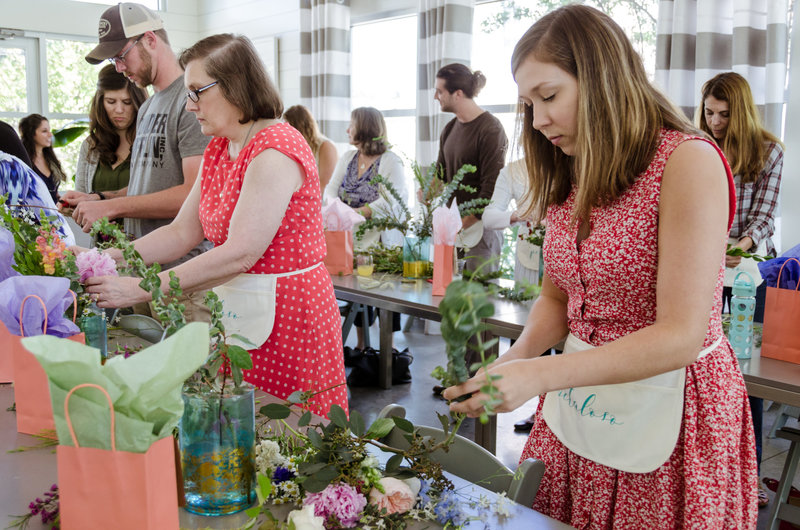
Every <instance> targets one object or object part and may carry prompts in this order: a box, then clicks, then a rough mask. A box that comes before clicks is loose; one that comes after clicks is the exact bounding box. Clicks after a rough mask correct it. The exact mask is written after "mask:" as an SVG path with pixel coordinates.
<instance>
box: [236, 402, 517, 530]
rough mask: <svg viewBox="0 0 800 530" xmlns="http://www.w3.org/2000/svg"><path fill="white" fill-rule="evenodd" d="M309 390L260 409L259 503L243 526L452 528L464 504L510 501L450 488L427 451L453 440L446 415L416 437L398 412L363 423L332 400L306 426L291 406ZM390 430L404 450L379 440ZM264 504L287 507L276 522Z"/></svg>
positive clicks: (306, 418) (503, 509) (483, 506)
mask: <svg viewBox="0 0 800 530" xmlns="http://www.w3.org/2000/svg"><path fill="white" fill-rule="evenodd" d="M312 396H313V392H299V391H298V392H295V393H293V394H292V395H290V396H289V398H288V399H287V401H286V402H285V403H283V404H270V405H267V406H264V407H262V408H261V410H260V412H261V414H262V415H263V416H264V417H265V418H266V420H265V422H264V424H262V425H261V426H260V429H261V430H262V431H263V432H262V433H261V434H262V436H261V439H260V441H259V443H258V444H257V446H256V468H257V472H258V488H257V493H258V499H259V506H256V507H254V508H251V509H250V510H248V512H247V514H248V515H249V516H250V517H251V520H250V521H249V523H248V524H247V525H245V527H244V528H256V527H257V528H259V529H267V528H269V529H286V528H304V529H319V530H322V529H324V528H353V527H356V526H358V527H359V528H405V527H406V525H407V524H408V523H409V522H412V521H435V522H437V523H439V524H442V525H444V526H445V528H457V527H460V526H461V525H463V524H465V523H466V522H467V521H468V520H469V519H470V516H469V515H467V513H465V511H464V509H463V508H464V505H466V504H470V505H471V506H472V507H473V508H476V509H477V510H478V512H479V513H481V511H483V512H488V511H489V510H490V509H494V511H495V512H497V513H500V514H506V515H507V513H508V511H507V510H508V508H507V506H508V504H509V503H510V502H511V501H510V500H508V499H507V498H506V497H504V496H502V495H501V496H500V498H499V500H498V501H497V502H496V503H494V504H493V503H491V502H489V501H488V500H487V499H486V498H480V499H469V498H466V499H465V500H466V502H462V501H460V499H459V498H458V497H459V496H461V497H466V495H464V494H460V493H458V492H456V490H455V489H454V487H453V484H452V482H450V480H449V479H448V478H447V477H446V476H445V475H444V473H443V471H442V468H441V465H440V464H438V463H437V462H434V461H433V460H431V458H430V455H431V453H433V452H435V451H437V450H440V449H443V450H447V448H448V447H449V446H450V445H452V442H453V440H454V438H455V428H454V429H452V430H450V429H449V426H450V424H449V421H447V419H445V421H443V422H442V425H443V427H444V428H445V438H444V439H443V440H442V441H434V440H432V439H431V438H430V437H429V436H422V435H421V434H420V433H419V432H418V430H417V428H416V427H415V426H414V425H413V424H412V423H411V422H409V421H408V420H406V419H404V418H398V417H392V418H379V419H377V420H376V421H375V422H374V423H372V425H370V426H369V427H366V424H365V422H364V418H363V417H362V416H361V414H359V413H358V412H357V411H351V412H350V418H349V419H348V417H347V414H346V413H345V412H344V410H342V409H341V408H340V407H339V406H337V405H334V406H333V407H331V410H330V413H329V418H330V422H329V423H327V424H322V423H319V424H311V419H312V416H311V413H309V412H307V411H306V412H303V413H302V414H301V413H300V411H298V409H297V406H298V405H302V404H303V403H305V402H306V401H307V400H308V399H310V398H311V397H312ZM291 414H299V419H298V420H297V421H296V425H297V426H298V428H297V429H295V428H293V427H292V426H291V424H290V423H289V422H287V421H286V418H288V417H289V416H290V415H291ZM392 429H399V430H401V431H402V432H403V433H404V437H405V439H406V440H407V441H408V444H409V446H408V447H407V448H406V449H403V450H401V449H397V448H395V447H391V446H388V445H386V444H384V443H383V442H382V441H381V439H383V438H384V437H386V436H387V435H388V434H389V433H390V432H391V431H392ZM380 451H382V452H384V453H388V454H390V455H391V456H390V457H389V458H388V460H387V461H386V463H385V465H381V464H380V460H379V459H378V458H377V457H376V456H375V454H376V453H377V454H380ZM270 505H291V506H292V507H294V508H295V509H294V510H293V511H291V512H290V513H289V514H288V520H287V521H286V522H283V521H282V520H279V519H278V518H276V517H275V516H274V515H273V513H272V509H271V507H270ZM264 518H266V522H263V520H264ZM259 520H261V521H262V522H261V523H259ZM257 525H258V526H257Z"/></svg>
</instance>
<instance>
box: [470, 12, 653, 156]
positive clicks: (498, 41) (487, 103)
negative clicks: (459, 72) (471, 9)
mask: <svg viewBox="0 0 800 530" xmlns="http://www.w3.org/2000/svg"><path fill="white" fill-rule="evenodd" d="M568 3H570V1H567V0H564V1H563V2H561V4H564V5H566V4H568ZM585 3H586V4H587V5H592V6H594V7H598V8H599V5H598V4H600V3H601V2H599V1H591V0H590V1H587V2H585ZM548 4H557V5H555V6H554V8H555V7H558V4H559V2H542V1H540V0H503V1H493V2H485V3H482V4H478V5H476V6H475V14H474V17H473V27H472V68H473V70H480V71H482V72H483V73H484V74H485V75H486V86H485V87H484V89H483V90H482V91H481V93H480V95H479V96H478V99H477V101H478V104H479V105H480V106H481V107H483V108H485V109H487V110H489V111H490V112H492V113H493V114H494V115H495V116H497V118H498V119H499V120H500V122H501V123H502V124H503V126H504V127H505V130H506V135H507V136H508V140H509V150H508V156H507V160H508V161H511V160H516V159H518V158H521V157H522V152H521V151H520V148H519V146H518V142H517V141H516V140H517V138H516V136H515V135H518V132H517V131H516V129H515V127H516V101H517V86H516V84H515V83H514V78H513V77H512V75H511V54H512V52H513V51H514V46H516V44H517V41H519V39H520V37H522V35H523V34H524V33H525V31H527V30H528V28H530V27H531V25H533V23H534V22H535V21H536V20H537V19H538V18H539V17H541V16H542V15H544V14H545V13H546V12H547V11H548V9H546V7H545V6H546V5H548ZM609 15H610V16H611V17H612V18H613V19H614V20H615V21H617V23H618V24H620V26H622V29H624V30H625V33H627V35H628V37H629V38H630V39H631V41H632V42H633V44H634V47H636V49H637V50H638V51H639V54H640V55H641V56H642V57H643V59H644V64H645V69H646V70H647V73H648V75H649V77H650V78H651V79H652V78H653V76H654V73H655V60H656V53H655V48H656V43H655V34H656V19H657V17H658V0H640V1H637V2H630V1H626V2H618V3H616V4H615V5H614V7H613V8H612V10H611V12H610V13H609Z"/></svg>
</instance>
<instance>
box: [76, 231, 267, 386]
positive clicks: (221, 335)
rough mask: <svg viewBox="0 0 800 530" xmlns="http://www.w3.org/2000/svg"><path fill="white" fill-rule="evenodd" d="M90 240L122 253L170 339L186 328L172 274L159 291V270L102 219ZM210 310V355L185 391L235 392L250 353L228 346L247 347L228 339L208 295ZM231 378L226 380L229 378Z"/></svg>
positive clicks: (219, 307)
mask: <svg viewBox="0 0 800 530" xmlns="http://www.w3.org/2000/svg"><path fill="white" fill-rule="evenodd" d="M91 234H92V235H93V236H98V235H102V236H104V237H103V238H102V239H104V240H105V242H104V243H101V246H102V247H115V248H119V249H121V250H122V256H123V258H124V259H125V268H124V271H125V272H127V273H128V274H130V275H132V276H138V277H139V278H141V279H142V281H141V282H140V283H139V287H141V288H142V289H144V290H145V291H147V292H149V293H150V294H151V296H152V299H153V308H154V311H155V313H156V315H157V316H158V319H159V320H160V321H161V324H162V325H163V326H164V328H165V329H166V331H167V335H172V334H173V333H175V332H176V331H177V330H179V329H180V328H182V327H183V326H184V325H186V319H185V317H184V311H185V309H186V307H185V306H184V305H183V304H182V303H180V302H179V298H180V296H181V294H182V290H181V287H180V281H179V280H178V277H177V276H176V275H175V273H174V272H172V271H170V273H169V277H170V281H169V291H168V292H166V293H165V292H164V291H163V290H162V289H161V278H160V277H159V276H158V275H159V273H160V272H161V266H160V265H159V264H158V263H154V264H152V265H150V266H147V265H145V264H144V260H143V259H142V256H141V255H140V254H139V253H138V252H137V251H136V249H135V248H134V246H133V243H132V242H131V241H130V240H129V239H128V237H127V236H126V235H125V234H124V233H123V232H122V230H120V229H119V227H118V226H117V225H116V224H114V223H111V222H109V221H108V220H107V219H101V220H99V221H97V222H95V224H94V225H93V226H92V232H91ZM204 302H205V304H206V306H207V307H208V308H209V309H210V310H211V327H210V329H209V341H210V354H209V356H208V359H207V360H206V362H205V364H203V365H202V366H201V367H200V368H199V369H198V370H197V372H195V374H194V375H193V376H192V377H191V378H189V379H188V380H187V381H186V389H187V390H188V391H192V392H200V391H204V390H205V391H209V390H210V391H218V392H220V393H224V392H225V391H226V390H227V388H228V387H229V383H230V382H232V383H233V387H234V388H239V387H240V386H241V385H242V382H243V374H242V370H250V369H252V368H253V361H252V359H251V357H250V353H249V352H248V351H247V350H245V349H244V348H242V347H241V346H237V345H233V344H228V339H229V338H236V339H238V340H240V341H241V342H243V343H245V344H250V341H248V340H247V339H246V338H245V337H242V336H241V335H237V334H231V335H230V336H228V334H227V333H226V330H225V326H224V324H223V323H222V314H223V311H222V302H221V301H220V300H219V297H218V296H217V295H216V293H214V292H213V291H208V293H206V297H205V300H204ZM229 375H230V376H231V378H230V379H228V376H229Z"/></svg>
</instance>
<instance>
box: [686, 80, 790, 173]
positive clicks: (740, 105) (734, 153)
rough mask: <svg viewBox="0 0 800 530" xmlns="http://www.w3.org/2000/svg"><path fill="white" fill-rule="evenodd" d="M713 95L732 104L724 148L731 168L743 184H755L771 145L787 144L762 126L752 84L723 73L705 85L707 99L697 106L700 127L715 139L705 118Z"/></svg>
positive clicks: (705, 97)
mask: <svg viewBox="0 0 800 530" xmlns="http://www.w3.org/2000/svg"><path fill="white" fill-rule="evenodd" d="M709 96H713V97H714V98H716V99H718V100H720V101H725V102H727V103H728V113H729V114H730V118H729V121H728V130H727V131H726V133H725V138H723V140H722V145H721V146H720V148H721V149H722V152H723V153H725V158H727V159H728V163H730V165H731V171H732V172H733V174H734V175H741V178H742V182H755V181H756V180H757V179H758V175H759V174H760V173H761V170H762V169H763V168H764V164H766V163H767V157H768V156H769V149H768V147H769V142H775V143H777V144H780V145H783V144H782V143H781V141H780V140H779V139H778V138H777V137H776V136H775V135H774V134H772V133H771V132H769V131H768V130H766V129H765V128H764V127H763V126H762V124H761V115H760V114H759V112H758V109H757V108H756V104H755V102H754V101H753V93H752V92H751V91H750V85H749V84H748V83H747V80H746V79H745V78H744V77H742V76H741V75H739V74H737V73H736V72H723V73H721V74H717V75H715V76H714V77H712V78H711V79H709V80H708V81H706V83H705V84H704V85H703V96H702V98H701V100H700V105H699V106H698V107H697V122H698V123H697V124H698V126H699V127H700V129H702V130H703V131H705V132H707V133H708V134H709V136H711V137H712V138H714V135H713V134H712V133H711V129H710V128H709V127H708V123H706V119H705V112H706V99H708V97H709ZM714 141H715V142H716V141H717V139H716V138H714Z"/></svg>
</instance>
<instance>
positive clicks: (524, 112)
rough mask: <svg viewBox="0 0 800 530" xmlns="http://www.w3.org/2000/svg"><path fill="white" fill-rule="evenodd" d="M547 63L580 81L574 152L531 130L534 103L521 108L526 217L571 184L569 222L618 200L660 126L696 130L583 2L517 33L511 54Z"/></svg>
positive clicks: (560, 198)
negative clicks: (574, 193) (570, 153)
mask: <svg viewBox="0 0 800 530" xmlns="http://www.w3.org/2000/svg"><path fill="white" fill-rule="evenodd" d="M530 56H533V57H535V58H536V60H538V61H541V62H546V63H552V64H554V65H556V66H558V67H559V68H561V69H562V70H564V71H566V72H567V73H569V74H570V75H572V76H573V77H575V79H576V80H577V83H578V110H577V112H578V118H577V121H578V129H577V138H576V149H575V156H574V157H569V156H567V155H565V154H564V153H563V152H562V151H561V150H560V149H559V148H557V147H556V146H554V145H553V144H552V143H551V142H550V141H548V140H547V138H545V136H544V135H543V134H540V133H539V132H538V131H535V130H534V129H533V109H532V107H529V106H526V105H523V104H522V103H520V105H519V115H520V116H519V119H520V120H522V127H521V128H522V145H523V148H524V151H525V158H526V162H527V166H528V179H529V183H530V186H529V190H528V195H526V197H525V200H526V201H529V202H528V204H530V211H529V212H528V214H531V213H533V212H538V215H539V216H543V215H544V214H545V213H546V211H547V208H548V207H549V206H550V205H552V204H560V203H563V202H564V201H565V200H566V199H567V196H568V195H569V193H570V190H571V189H572V186H573V184H574V185H576V187H577V196H576V198H575V209H574V211H573V222H575V221H577V220H578V219H588V216H589V212H590V210H591V208H593V207H595V206H604V205H607V204H610V203H611V202H612V201H614V200H615V199H617V198H618V197H619V196H620V195H621V194H622V193H623V192H624V191H625V190H627V189H628V188H629V187H630V186H631V184H633V182H634V180H635V179H636V177H637V175H639V174H640V173H642V172H643V171H644V170H646V169H647V167H648V166H649V164H650V162H651V160H652V158H653V155H654V153H655V151H656V149H657V148H658V143H659V138H660V134H661V128H662V127H666V128H668V129H674V130H677V131H681V132H685V133H698V132H699V131H696V130H695V129H694V128H693V127H692V124H691V123H690V122H689V120H688V119H687V118H686V116H685V115H684V114H683V112H682V111H681V110H680V109H678V108H677V107H675V106H674V105H673V104H672V103H671V102H670V101H669V100H668V99H667V98H666V97H665V96H664V95H663V94H661V93H660V92H659V91H658V90H656V89H655V87H653V86H652V85H651V84H650V82H649V81H648V79H647V74H646V73H645V70H644V66H643V64H642V60H641V58H640V57H639V55H638V54H637V53H636V51H635V50H634V48H633V46H632V45H631V43H630V41H629V40H628V38H627V37H626V36H625V33H624V32H623V31H622V29H621V28H620V27H619V26H618V25H617V24H616V23H615V22H614V21H613V20H612V19H611V18H610V17H608V16H607V15H605V14H603V13H602V12H600V11H598V10H596V9H593V8H591V7H586V6H583V5H575V4H573V5H569V6H565V7H562V8H560V9H557V10H555V11H552V12H551V13H548V14H547V15H545V16H544V17H542V18H541V19H539V21H537V22H536V23H535V24H534V25H533V26H531V28H530V29H529V30H528V31H527V32H526V33H525V35H523V36H522V38H521V39H520V40H519V42H518V43H517V45H516V47H515V48H514V53H513V55H512V57H511V66H512V68H511V69H512V72H514V73H516V72H517V70H518V69H519V67H520V65H521V64H522V62H523V61H525V60H526V59H527V58H528V57H530Z"/></svg>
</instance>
